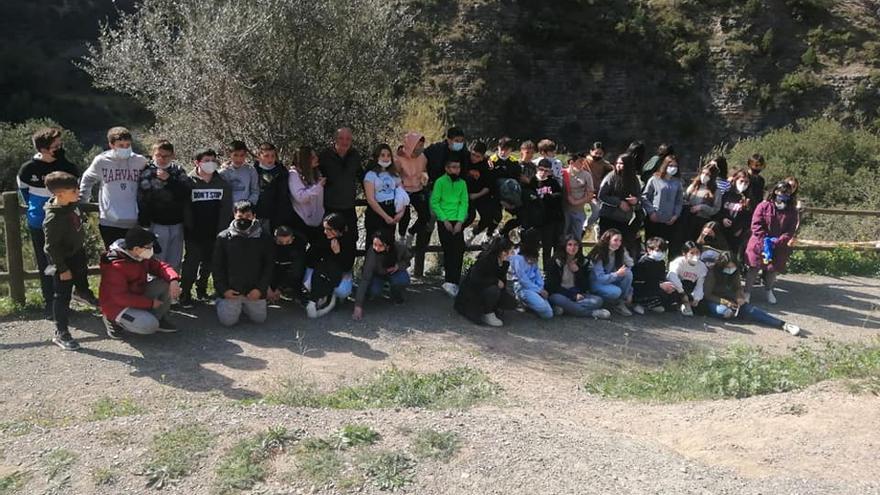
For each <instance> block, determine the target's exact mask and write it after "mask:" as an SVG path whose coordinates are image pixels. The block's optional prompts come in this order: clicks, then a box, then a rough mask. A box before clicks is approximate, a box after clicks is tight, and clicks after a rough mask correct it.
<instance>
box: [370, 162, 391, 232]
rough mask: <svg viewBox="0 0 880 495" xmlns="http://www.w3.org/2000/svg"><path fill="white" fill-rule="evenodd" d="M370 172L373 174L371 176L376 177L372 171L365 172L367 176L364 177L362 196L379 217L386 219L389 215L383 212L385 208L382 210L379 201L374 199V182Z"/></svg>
mask: <svg viewBox="0 0 880 495" xmlns="http://www.w3.org/2000/svg"><path fill="white" fill-rule="evenodd" d="M370 174H373V177H377V176H376V175H375V174H374V173H373V172H368V173H367V176H366V178H365V179H364V197H365V198H367V204H368V205H369V206H370V209H371V210H373V212H374V213H376V214H377V215H379V218H381V219H383V220H385V221H388V219H390V218H391V217H389V216H388V214H387V213H385V210H383V209H382V207H381V206H379V202H378V201H376V184H375V183H374V182H373V181H372V178H371V176H370Z"/></svg>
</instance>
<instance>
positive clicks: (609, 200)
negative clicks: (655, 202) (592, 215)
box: [596, 172, 644, 228]
mask: <svg viewBox="0 0 880 495" xmlns="http://www.w3.org/2000/svg"><path fill="white" fill-rule="evenodd" d="M596 196H597V197H598V199H599V201H600V202H601V206H600V207H599V216H601V217H603V218H607V219H609V220H613V221H616V222H623V223H628V224H630V225H632V226H633V227H634V228H638V227H639V226H640V225H641V224H642V218H643V217H644V211H643V210H642V206H641V202H637V203H636V204H635V205H632V208H631V209H630V211H623V210H621V209H620V202H621V201H623V200H625V199H626V198H627V196H635V197H636V198H641V197H642V186H641V184H639V183H638V180H637V179H634V180H633V182H632V183H630V184H626V183H625V181H624V178H623V177H622V176H618V175H617V174H616V173H615V172H612V173H610V174H608V175H606V176H605V178H604V179H602V184H601V185H599V192H598V193H597V195H596ZM633 212H635V214H636V219H635V220H633ZM630 222H631V223H630Z"/></svg>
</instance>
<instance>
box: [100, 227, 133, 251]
mask: <svg viewBox="0 0 880 495" xmlns="http://www.w3.org/2000/svg"><path fill="white" fill-rule="evenodd" d="M98 230H99V231H101V240H102V241H104V249H110V245H111V244H113V243H114V242H116V241H118V240H119V239H124V238H125V233H126V232H128V229H123V228H120V227H108V226H106V225H98Z"/></svg>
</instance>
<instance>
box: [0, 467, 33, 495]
mask: <svg viewBox="0 0 880 495" xmlns="http://www.w3.org/2000/svg"><path fill="white" fill-rule="evenodd" d="M30 479H31V475H30V473H28V472H26V471H15V472H14V473H10V474H7V475H6V476H2V477H0V495H12V494H14V493H19V490H21V489H22V488H23V487H24V486H25V485H26V484H27V482H28V481H30Z"/></svg>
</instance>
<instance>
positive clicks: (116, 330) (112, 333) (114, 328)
mask: <svg viewBox="0 0 880 495" xmlns="http://www.w3.org/2000/svg"><path fill="white" fill-rule="evenodd" d="M101 319H102V320H103V321H104V330H106V331H107V336H108V337H110V338H111V339H113V340H120V339H122V332H123V330H122V327H120V326H119V324H117V323H116V322H112V321H110V320H108V319H107V318H106V317H103V316H102V317H101Z"/></svg>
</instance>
